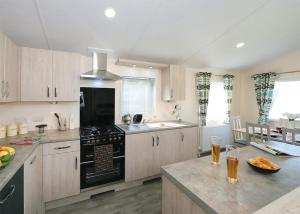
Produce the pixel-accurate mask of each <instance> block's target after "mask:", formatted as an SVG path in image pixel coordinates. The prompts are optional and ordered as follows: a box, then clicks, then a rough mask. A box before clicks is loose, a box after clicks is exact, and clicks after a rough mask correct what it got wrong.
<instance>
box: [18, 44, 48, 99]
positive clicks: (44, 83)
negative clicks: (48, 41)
mask: <svg viewBox="0 0 300 214" xmlns="http://www.w3.org/2000/svg"><path fill="white" fill-rule="evenodd" d="M21 101H52V52H51V51H49V50H43V49H34V48H22V50H21Z"/></svg>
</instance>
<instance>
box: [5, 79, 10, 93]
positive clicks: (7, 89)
mask: <svg viewBox="0 0 300 214" xmlns="http://www.w3.org/2000/svg"><path fill="white" fill-rule="evenodd" d="M9 93H10V91H9V85H8V81H6V97H8V96H9Z"/></svg>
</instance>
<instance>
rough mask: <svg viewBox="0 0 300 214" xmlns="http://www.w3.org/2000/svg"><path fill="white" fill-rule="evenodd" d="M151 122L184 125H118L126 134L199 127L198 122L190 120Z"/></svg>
mask: <svg viewBox="0 0 300 214" xmlns="http://www.w3.org/2000/svg"><path fill="white" fill-rule="evenodd" d="M151 123H162V124H163V123H176V124H182V125H183V126H178V127H169V126H164V127H163V126H162V127H155V128H153V127H148V126H147V123H146V124H130V125H129V126H128V125H125V124H119V125H117V126H118V127H119V128H120V129H122V130H123V131H124V132H125V134H138V133H144V132H153V131H163V130H170V129H182V128H189V127H198V124H195V123H190V122H185V121H182V122H177V121H161V122H151Z"/></svg>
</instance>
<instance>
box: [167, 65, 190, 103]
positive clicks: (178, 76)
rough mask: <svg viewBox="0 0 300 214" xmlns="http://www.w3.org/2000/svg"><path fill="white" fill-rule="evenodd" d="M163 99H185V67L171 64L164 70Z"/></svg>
mask: <svg viewBox="0 0 300 214" xmlns="http://www.w3.org/2000/svg"><path fill="white" fill-rule="evenodd" d="M161 83H162V87H161V92H162V99H163V100H164V101H173V100H184V99H185V68H184V67H183V66H182V65H169V66H168V67H167V68H165V69H164V70H163V71H162V81H161Z"/></svg>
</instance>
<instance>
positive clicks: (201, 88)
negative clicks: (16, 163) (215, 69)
mask: <svg viewBox="0 0 300 214" xmlns="http://www.w3.org/2000/svg"><path fill="white" fill-rule="evenodd" d="M210 78H211V73H207V72H199V73H197V74H196V93H197V96H198V103H199V124H200V125H201V126H205V125H206V114H207V106H208V95H209V89H210Z"/></svg>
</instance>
